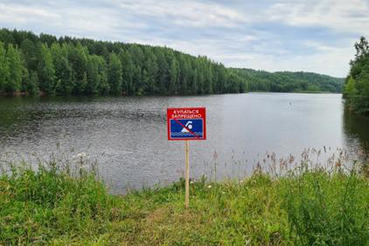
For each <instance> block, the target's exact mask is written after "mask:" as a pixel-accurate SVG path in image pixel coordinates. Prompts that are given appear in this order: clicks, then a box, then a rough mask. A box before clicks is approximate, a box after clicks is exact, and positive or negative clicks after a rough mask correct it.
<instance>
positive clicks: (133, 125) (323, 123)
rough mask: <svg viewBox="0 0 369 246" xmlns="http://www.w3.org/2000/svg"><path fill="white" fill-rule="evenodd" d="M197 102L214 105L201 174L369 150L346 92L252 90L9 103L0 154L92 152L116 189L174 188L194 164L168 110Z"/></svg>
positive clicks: (367, 130)
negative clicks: (316, 153)
mask: <svg viewBox="0 0 369 246" xmlns="http://www.w3.org/2000/svg"><path fill="white" fill-rule="evenodd" d="M187 106H193V107H195V106H205V107H206V108H207V130H208V133H207V138H208V140H207V141H191V142H190V162H191V164H190V165H191V177H193V178H199V177H200V176H201V175H203V174H205V175H207V176H208V177H209V178H213V179H215V178H216V179H224V178H237V177H242V176H245V175H249V174H250V173H251V172H252V170H253V168H254V167H255V165H256V164H257V163H258V162H259V161H260V160H262V159H263V156H265V155H268V154H270V153H275V156H277V157H287V156H289V155H290V154H291V155H294V156H300V155H301V153H302V152H303V151H304V150H306V149H308V148H315V149H317V150H319V149H323V148H325V149H329V151H331V152H332V153H333V152H335V151H337V149H339V150H340V149H342V148H343V149H346V150H347V151H348V152H349V153H356V152H357V151H358V150H360V151H363V152H365V153H369V120H367V119H363V118H360V117H357V116H355V115H352V114H350V113H347V112H345V111H344V110H343V103H342V95H340V94H297V93H247V94H227V95H212V96H183V97H49V98H48V97H41V98H22V97H17V98H0V156H1V158H2V159H9V158H17V159H19V158H23V159H26V160H31V161H34V160H35V159H37V158H41V159H47V158H50V156H51V155H52V153H56V154H58V155H65V156H66V157H67V158H74V157H73V156H76V155H77V154H78V153H85V154H86V156H87V158H89V159H91V160H95V159H96V160H97V162H98V164H99V168H100V170H101V174H102V175H103V176H104V177H105V178H106V180H107V182H108V183H109V185H110V187H111V190H112V192H113V193H124V192H125V191H126V189H127V187H129V188H134V189H139V188H141V187H143V186H153V185H155V184H161V185H166V184H169V183H171V182H173V181H176V180H178V179H179V178H180V177H181V176H182V174H183V170H184V159H185V153H184V148H185V143H184V142H182V141H173V142H168V140H167V131H166V109H167V108H168V107H187ZM327 155H328V154H327ZM352 156H354V154H352ZM215 167H216V169H215ZM215 170H216V171H215Z"/></svg>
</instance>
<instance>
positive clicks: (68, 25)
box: [0, 0, 369, 76]
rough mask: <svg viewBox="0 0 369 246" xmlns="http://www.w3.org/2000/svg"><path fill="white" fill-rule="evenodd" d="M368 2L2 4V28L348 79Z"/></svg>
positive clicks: (366, 30)
mask: <svg viewBox="0 0 369 246" xmlns="http://www.w3.org/2000/svg"><path fill="white" fill-rule="evenodd" d="M368 10H369V1H368V0H346V1H344V0H305V1H303V0H276V1H258V2H256V1H255V2H252V1H247V2H246V1H216V2H215V1H200V0H187V1H182V0H176V1H172V0H160V1H152V0H100V1H84V0H79V1H72V0H61V1H53V2H49V1H46V0H40V1H32V0H0V23H1V25H2V26H0V27H8V28H17V29H23V30H32V31H34V32H36V33H40V32H44V33H50V34H54V35H57V36H64V35H69V36H76V37H88V38H94V39H99V40H111V41H122V42H136V43H143V44H150V45H160V46H168V47H171V48H173V49H177V50H180V51H184V52H186V53H189V54H192V55H195V56H196V55H206V56H208V57H209V58H211V59H213V60H215V61H218V62H223V63H224V64H225V65H226V66H233V67H251V68H255V69H265V70H271V71H276V70H297V71H300V70H306V71H315V72H320V73H327V74H330V75H335V76H345V75H346V74H347V71H348V68H349V66H348V62H349V60H350V59H352V57H353V56H354V49H353V43H354V42H355V41H356V40H353V38H354V39H358V37H359V36H360V35H364V36H369V11H368Z"/></svg>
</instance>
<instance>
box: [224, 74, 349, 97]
mask: <svg viewBox="0 0 369 246" xmlns="http://www.w3.org/2000/svg"><path fill="white" fill-rule="evenodd" d="M231 70H232V71H234V72H235V73H237V75H238V76H240V77H241V78H242V79H243V80H246V81H250V83H249V90H250V91H271V92H335V93H341V92H342V88H343V84H344V82H345V79H344V78H334V77H331V76H328V75H323V74H317V73H310V72H274V73H271V72H266V71H261V70H253V69H240V68H231Z"/></svg>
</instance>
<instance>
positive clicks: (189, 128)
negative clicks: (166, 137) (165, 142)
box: [170, 119, 204, 139]
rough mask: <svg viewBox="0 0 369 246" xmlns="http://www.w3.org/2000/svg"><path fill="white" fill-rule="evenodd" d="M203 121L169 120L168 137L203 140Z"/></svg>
mask: <svg viewBox="0 0 369 246" xmlns="http://www.w3.org/2000/svg"><path fill="white" fill-rule="evenodd" d="M203 136H204V121H203V119H180V120H176V119H170V137H171V138H173V139H181V138H203Z"/></svg>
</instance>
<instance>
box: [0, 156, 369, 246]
mask: <svg viewBox="0 0 369 246" xmlns="http://www.w3.org/2000/svg"><path fill="white" fill-rule="evenodd" d="M94 170H95V169H94V168H90V167H88V168H86V166H85V165H84V164H83V163H81V165H77V166H74V167H73V168H72V167H71V166H70V165H69V164H68V165H64V164H63V165H61V164H58V163H55V162H50V163H47V164H40V166H39V168H38V171H37V172H36V171H34V170H33V169H31V168H30V167H29V166H27V165H25V164H22V165H19V164H17V165H6V167H4V166H3V168H2V171H1V176H0V245H369V182H368V179H366V178H365V177H364V175H362V174H361V173H360V171H358V170H356V169H355V170H351V171H344V170H342V169H340V168H338V169H335V170H334V171H326V170H322V169H314V170H308V169H307V168H306V169H305V168H303V167H302V168H300V170H299V171H298V173H296V172H295V173H294V174H292V173H291V174H290V175H286V176H284V177H279V178H275V177H271V176H269V175H267V174H262V173H260V172H256V173H255V174H254V175H253V176H252V177H249V178H247V179H245V180H242V181H228V182H223V183H211V182H207V181H206V180H205V179H202V180H199V181H196V182H194V183H192V184H191V205H190V209H189V210H186V209H185V208H184V182H182V181H179V182H177V183H174V184H173V185H171V186H169V187H165V188H157V189H147V190H143V191H140V192H134V193H131V194H128V195H126V196H124V197H122V196H114V195H110V194H109V193H108V192H107V190H106V187H105V186H104V184H103V183H102V182H101V181H98V180H99V179H98V176H97V173H96V172H95V171H94Z"/></svg>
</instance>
